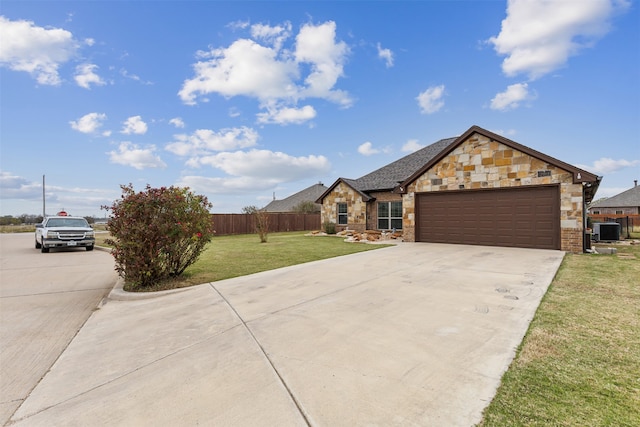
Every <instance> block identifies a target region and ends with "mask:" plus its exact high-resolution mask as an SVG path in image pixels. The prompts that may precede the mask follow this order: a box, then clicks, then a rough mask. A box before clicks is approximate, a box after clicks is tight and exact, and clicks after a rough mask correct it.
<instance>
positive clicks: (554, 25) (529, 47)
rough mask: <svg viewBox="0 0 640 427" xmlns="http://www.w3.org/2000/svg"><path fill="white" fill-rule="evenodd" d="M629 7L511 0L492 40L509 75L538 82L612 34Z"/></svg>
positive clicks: (594, 1)
mask: <svg viewBox="0 0 640 427" xmlns="http://www.w3.org/2000/svg"><path fill="white" fill-rule="evenodd" d="M629 6H630V3H629V2H627V1H626V0H588V1H581V2H576V1H575V0H554V1H549V0H544V1H537V0H536V1H532V0H509V2H508V6H507V17H506V18H505V19H504V20H503V21H502V29H501V31H500V34H498V35H497V36H495V37H491V38H490V39H489V40H488V42H489V43H491V44H493V46H494V48H495V50H496V52H497V53H498V54H500V55H505V56H506V58H505V59H504V61H503V63H502V71H503V72H504V73H505V74H506V75H507V76H515V75H518V74H521V73H523V74H527V75H528V76H529V78H531V79H536V78H539V77H541V76H543V75H545V74H548V73H550V72H552V71H554V70H556V69H558V68H560V67H562V66H564V65H565V64H566V62H567V60H568V59H569V57H570V56H573V55H576V54H577V53H578V52H579V51H580V50H582V49H584V48H587V47H591V46H593V44H594V43H595V41H597V40H598V39H599V38H601V37H602V36H604V35H605V34H606V33H607V32H608V31H609V29H610V24H609V20H610V19H611V17H612V15H613V14H614V13H616V12H618V11H624V10H626V9H627V8H628V7H629Z"/></svg>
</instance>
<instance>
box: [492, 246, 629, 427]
mask: <svg viewBox="0 0 640 427" xmlns="http://www.w3.org/2000/svg"><path fill="white" fill-rule="evenodd" d="M603 246H612V245H603ZM616 248H617V250H618V254H616V255H592V254H581V255H574V254H567V255H566V256H565V258H564V261H563V263H562V265H561V267H560V269H559V271H558V274H557V276H556V278H555V279H554V281H553V283H552V284H551V286H550V288H549V290H548V292H547V294H546V295H545V297H544V298H543V300H542V302H541V304H540V307H539V308H538V311H537V312H536V315H535V317H534V319H533V321H532V323H531V325H530V327H529V330H528V332H527V335H526V336H525V338H524V340H523V342H522V344H521V345H520V347H519V349H518V352H517V355H516V358H515V359H514V361H513V363H512V365H511V367H510V368H509V370H508V371H507V372H506V373H505V375H504V376H503V378H502V384H501V386H500V388H499V389H498V391H497V394H496V397H495V398H494V399H493V401H492V402H491V404H490V405H489V406H488V408H487V409H486V410H485V413H484V419H483V422H482V423H481V424H480V425H481V426H545V427H546V426H581V427H582V426H638V425H640V245H634V246H623V245H616Z"/></svg>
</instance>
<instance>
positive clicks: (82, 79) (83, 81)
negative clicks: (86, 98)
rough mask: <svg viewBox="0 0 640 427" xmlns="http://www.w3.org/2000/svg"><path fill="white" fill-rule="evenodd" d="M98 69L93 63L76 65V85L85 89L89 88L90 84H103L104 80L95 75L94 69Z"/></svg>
mask: <svg viewBox="0 0 640 427" xmlns="http://www.w3.org/2000/svg"><path fill="white" fill-rule="evenodd" d="M97 69H98V66H97V65H94V64H81V65H78V66H77V67H76V75H75V76H74V79H75V80H76V83H77V84H78V86H80V87H83V88H85V89H91V84H94V85H97V86H103V85H105V81H104V80H102V78H101V77H100V76H99V75H97V74H96V73H95V72H94V71H95V70H97Z"/></svg>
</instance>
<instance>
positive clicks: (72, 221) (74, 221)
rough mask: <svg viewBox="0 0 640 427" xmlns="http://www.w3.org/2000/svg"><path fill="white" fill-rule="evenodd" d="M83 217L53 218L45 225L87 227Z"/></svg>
mask: <svg viewBox="0 0 640 427" xmlns="http://www.w3.org/2000/svg"><path fill="white" fill-rule="evenodd" d="M88 226H89V224H88V223H87V220H85V219H84V218H54V219H50V220H49V221H48V222H47V227H88Z"/></svg>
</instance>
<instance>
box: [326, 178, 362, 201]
mask: <svg viewBox="0 0 640 427" xmlns="http://www.w3.org/2000/svg"><path fill="white" fill-rule="evenodd" d="M341 182H342V183H344V184H345V185H348V186H349V188H351V189H353V190H354V191H356V192H357V193H358V194H360V196H361V197H362V201H364V202H368V201H370V200H372V197H371V196H369V195H368V194H367V193H365V192H363V191H360V190H358V189H357V188H355V187H354V186H353V185H351V184H349V182H348V180H347V179H346V178H338V179H337V180H336V181H335V182H334V183H333V184H331V186H330V187H329V188H328V189H327V191H325V192H324V193H322V195H321V196H320V197H319V198H318V199H317V200H316V203H319V204H322V203H323V201H324V198H325V197H327V196H328V195H329V194H331V192H332V191H333V189H334V188H336V187H337V186H338V184H340V183H341Z"/></svg>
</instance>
